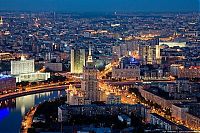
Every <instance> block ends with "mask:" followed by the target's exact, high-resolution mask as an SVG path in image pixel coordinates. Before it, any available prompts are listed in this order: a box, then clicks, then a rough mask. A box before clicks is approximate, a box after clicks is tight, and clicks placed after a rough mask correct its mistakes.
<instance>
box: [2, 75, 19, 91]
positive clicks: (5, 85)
mask: <svg viewBox="0 0 200 133" xmlns="http://www.w3.org/2000/svg"><path fill="white" fill-rule="evenodd" d="M15 89H16V79H15V78H14V77H12V76H10V75H2V74H0V92H4V91H9V90H15Z"/></svg>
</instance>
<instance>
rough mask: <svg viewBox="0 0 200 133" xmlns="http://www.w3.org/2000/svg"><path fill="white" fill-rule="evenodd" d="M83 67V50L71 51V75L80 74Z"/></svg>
mask: <svg viewBox="0 0 200 133" xmlns="http://www.w3.org/2000/svg"><path fill="white" fill-rule="evenodd" d="M83 66H85V49H71V73H82V72H83Z"/></svg>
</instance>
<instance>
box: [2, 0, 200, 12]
mask: <svg viewBox="0 0 200 133" xmlns="http://www.w3.org/2000/svg"><path fill="white" fill-rule="evenodd" d="M20 1H21V2H19V1H18V0H1V1H0V11H55V12H77V13H82V12H93V13H94V12H199V9H200V8H199V6H200V4H199V2H200V1H199V0H184V1H183V0H175V1H174V0H162V1H160V0H151V1H149V0H134V1H131V0H83V1H84V2H83V1H82V0H59V1H56V0H35V1H31V0H20Z"/></svg>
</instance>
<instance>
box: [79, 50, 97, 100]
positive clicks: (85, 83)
mask: <svg viewBox="0 0 200 133" xmlns="http://www.w3.org/2000/svg"><path fill="white" fill-rule="evenodd" d="M81 90H82V91H84V93H85V96H84V97H85V99H88V100H91V102H94V101H100V90H99V88H98V79H97V68H96V67H95V64H94V62H93V59H92V56H91V48H89V56H88V60H87V63H86V66H85V67H84V68H83V79H82V81H81Z"/></svg>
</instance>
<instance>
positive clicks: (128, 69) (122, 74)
mask: <svg viewBox="0 0 200 133" xmlns="http://www.w3.org/2000/svg"><path fill="white" fill-rule="evenodd" d="M112 77H113V78H126V79H135V80H139V79H140V67H139V62H138V61H137V60H136V59H135V58H133V57H124V58H122V59H121V61H120V63H119V65H118V66H114V67H113V68H112Z"/></svg>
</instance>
